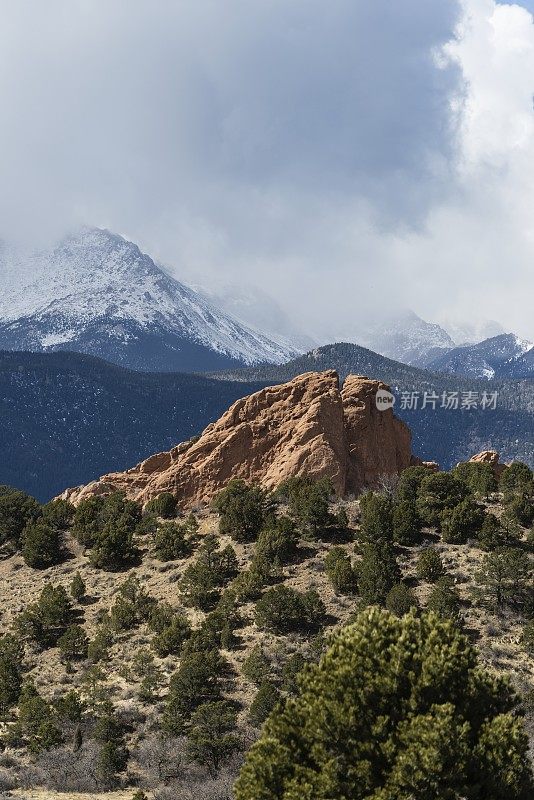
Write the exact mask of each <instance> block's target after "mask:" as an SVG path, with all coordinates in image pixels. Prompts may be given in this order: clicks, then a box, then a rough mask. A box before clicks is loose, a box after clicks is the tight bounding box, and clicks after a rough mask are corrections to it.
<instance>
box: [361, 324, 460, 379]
mask: <svg viewBox="0 0 534 800" xmlns="http://www.w3.org/2000/svg"><path fill="white" fill-rule="evenodd" d="M357 342H358V344H361V345H364V346H365V347H367V348H369V349H370V350H373V351H375V352H377V353H381V354H382V355H383V356H386V357H387V358H393V359H395V360H396V361H402V362H403V363H404V364H413V365H414V366H418V367H424V366H426V365H427V364H428V363H429V362H430V361H432V360H433V359H434V358H436V357H437V356H439V355H441V354H443V353H446V352H447V351H449V350H451V349H452V348H454V347H456V344H455V342H454V341H453V340H452V339H451V337H450V336H449V334H448V333H447V331H446V330H444V329H443V328H441V327H440V326H439V325H436V324H435V323H432V322H426V321H425V320H424V319H421V317H419V316H417V314H415V313H414V312H413V311H406V312H404V313H402V314H395V315H389V316H386V317H384V318H383V319H382V320H380V322H379V323H377V324H376V325H375V326H373V327H371V328H369V329H368V330H365V331H362V333H361V334H360V335H359V337H358V339H357Z"/></svg>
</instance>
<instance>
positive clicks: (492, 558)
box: [473, 547, 532, 611]
mask: <svg viewBox="0 0 534 800" xmlns="http://www.w3.org/2000/svg"><path fill="white" fill-rule="evenodd" d="M474 577H475V583H476V588H475V589H474V590H473V596H474V597H475V599H476V600H477V601H478V602H479V603H481V604H482V605H486V606H488V607H489V608H490V609H493V610H495V611H497V610H501V609H503V608H505V607H507V606H508V607H511V608H515V609H518V610H520V609H521V608H522V606H523V604H524V603H525V601H526V600H527V597H528V594H529V590H530V591H531V590H532V583H531V580H532V562H531V561H530V560H529V557H528V555H527V554H526V553H525V552H524V551H523V550H521V549H520V548H518V547H499V548H497V549H496V550H494V551H493V552H491V553H488V554H487V555H486V556H484V558H483V559H482V562H481V565H480V569H479V570H477V572H475V576H474Z"/></svg>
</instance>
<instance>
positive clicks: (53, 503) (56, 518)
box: [42, 499, 75, 531]
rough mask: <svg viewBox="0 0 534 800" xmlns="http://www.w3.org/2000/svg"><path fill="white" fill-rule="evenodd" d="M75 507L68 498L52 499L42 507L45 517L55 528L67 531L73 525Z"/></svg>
mask: <svg viewBox="0 0 534 800" xmlns="http://www.w3.org/2000/svg"><path fill="white" fill-rule="evenodd" d="M74 511H75V508H74V506H73V505H72V503H69V501H68V500H60V499H58V500H50V501H49V502H48V503H45V505H44V506H43V507H42V513H43V519H44V521H45V522H47V523H48V524H49V525H52V527H53V528H57V529H58V530H60V531H65V530H67V528H68V527H69V526H70V525H71V523H72V520H73V518H74Z"/></svg>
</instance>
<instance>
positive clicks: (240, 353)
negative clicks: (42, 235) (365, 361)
mask: <svg viewBox="0 0 534 800" xmlns="http://www.w3.org/2000/svg"><path fill="white" fill-rule="evenodd" d="M17 266H18V269H17ZM0 273H2V275H3V277H4V285H5V291H4V294H3V297H2V299H1V300H0V347H3V348H5V349H26V350H38V351H39V350H47V349H54V348H62V349H65V348H66V347H68V349H72V350H78V351H81V352H86V353H90V354H93V355H98V356H102V357H104V358H107V359H109V360H110V361H113V362H116V363H121V364H124V365H125V366H131V367H136V368H140V369H149V370H152V369H162V370H187V371H191V370H198V371H202V370H203V369H215V368H217V366H220V367H224V366H230V365H232V364H234V365H239V364H241V365H248V364H258V363H281V362H283V361H286V360H287V359H288V358H291V357H292V356H294V355H295V353H296V352H297V351H296V350H295V348H294V347H293V346H291V345H289V344H288V343H287V342H286V341H285V340H283V339H282V338H278V339H277V338H275V337H268V336H266V335H264V334H262V333H260V332H259V331H256V330H254V329H253V328H251V327H249V326H247V325H244V324H243V323H241V322H239V321H238V320H236V319H234V318H233V317H232V316H231V315H229V314H226V313H224V312H222V311H221V310H220V309H218V308H216V307H215V306H214V305H212V304H211V303H209V301H208V300H206V299H205V298H203V297H201V296H200V295H199V294H197V293H196V292H195V291H194V290H193V289H191V288H190V287H188V286H186V285H185V284H183V283H180V281H178V280H176V279H175V278H173V277H172V276H170V275H169V274H167V273H166V272H165V271H164V270H163V269H162V268H161V267H160V266H159V265H157V264H156V263H155V262H154V261H153V260H152V259H151V258H150V256H148V255H146V254H144V253H142V252H141V250H140V249H139V247H138V246H137V245H136V244H134V243H133V242H130V241H129V240H127V239H125V238H123V237H122V236H119V235H117V234H115V233H113V232H111V231H109V230H106V229H102V228H89V227H85V228H82V229H81V230H79V231H77V232H75V233H72V234H70V235H68V236H66V237H65V238H64V239H63V240H62V241H61V242H59V243H58V244H57V245H56V246H55V247H53V248H51V249H49V250H41V251H39V252H33V253H30V254H27V253H26V254H22V253H16V252H14V251H13V250H11V249H6V248H3V249H2V251H1V252H0Z"/></svg>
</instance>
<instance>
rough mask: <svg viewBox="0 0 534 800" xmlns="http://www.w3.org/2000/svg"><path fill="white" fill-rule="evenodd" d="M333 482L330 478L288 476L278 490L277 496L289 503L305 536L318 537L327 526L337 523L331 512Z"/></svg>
mask: <svg viewBox="0 0 534 800" xmlns="http://www.w3.org/2000/svg"><path fill="white" fill-rule="evenodd" d="M332 492H333V489H332V482H331V481H330V480H329V479H328V478H322V479H320V480H313V479H312V478H307V477H295V478H288V479H287V480H286V481H284V482H283V483H281V484H280V486H279V487H278V489H277V490H276V496H277V498H279V499H281V500H284V501H286V502H287V503H288V505H289V510H290V512H291V514H292V516H293V517H294V518H295V520H296V521H297V524H298V526H299V528H300V531H301V533H302V535H303V536H309V537H311V538H316V537H317V536H318V535H319V534H320V533H321V532H322V531H323V530H324V529H325V528H326V527H328V526H329V525H333V524H335V523H336V519H335V517H333V516H332V515H331V514H330V512H329V501H330V497H331V495H332Z"/></svg>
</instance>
